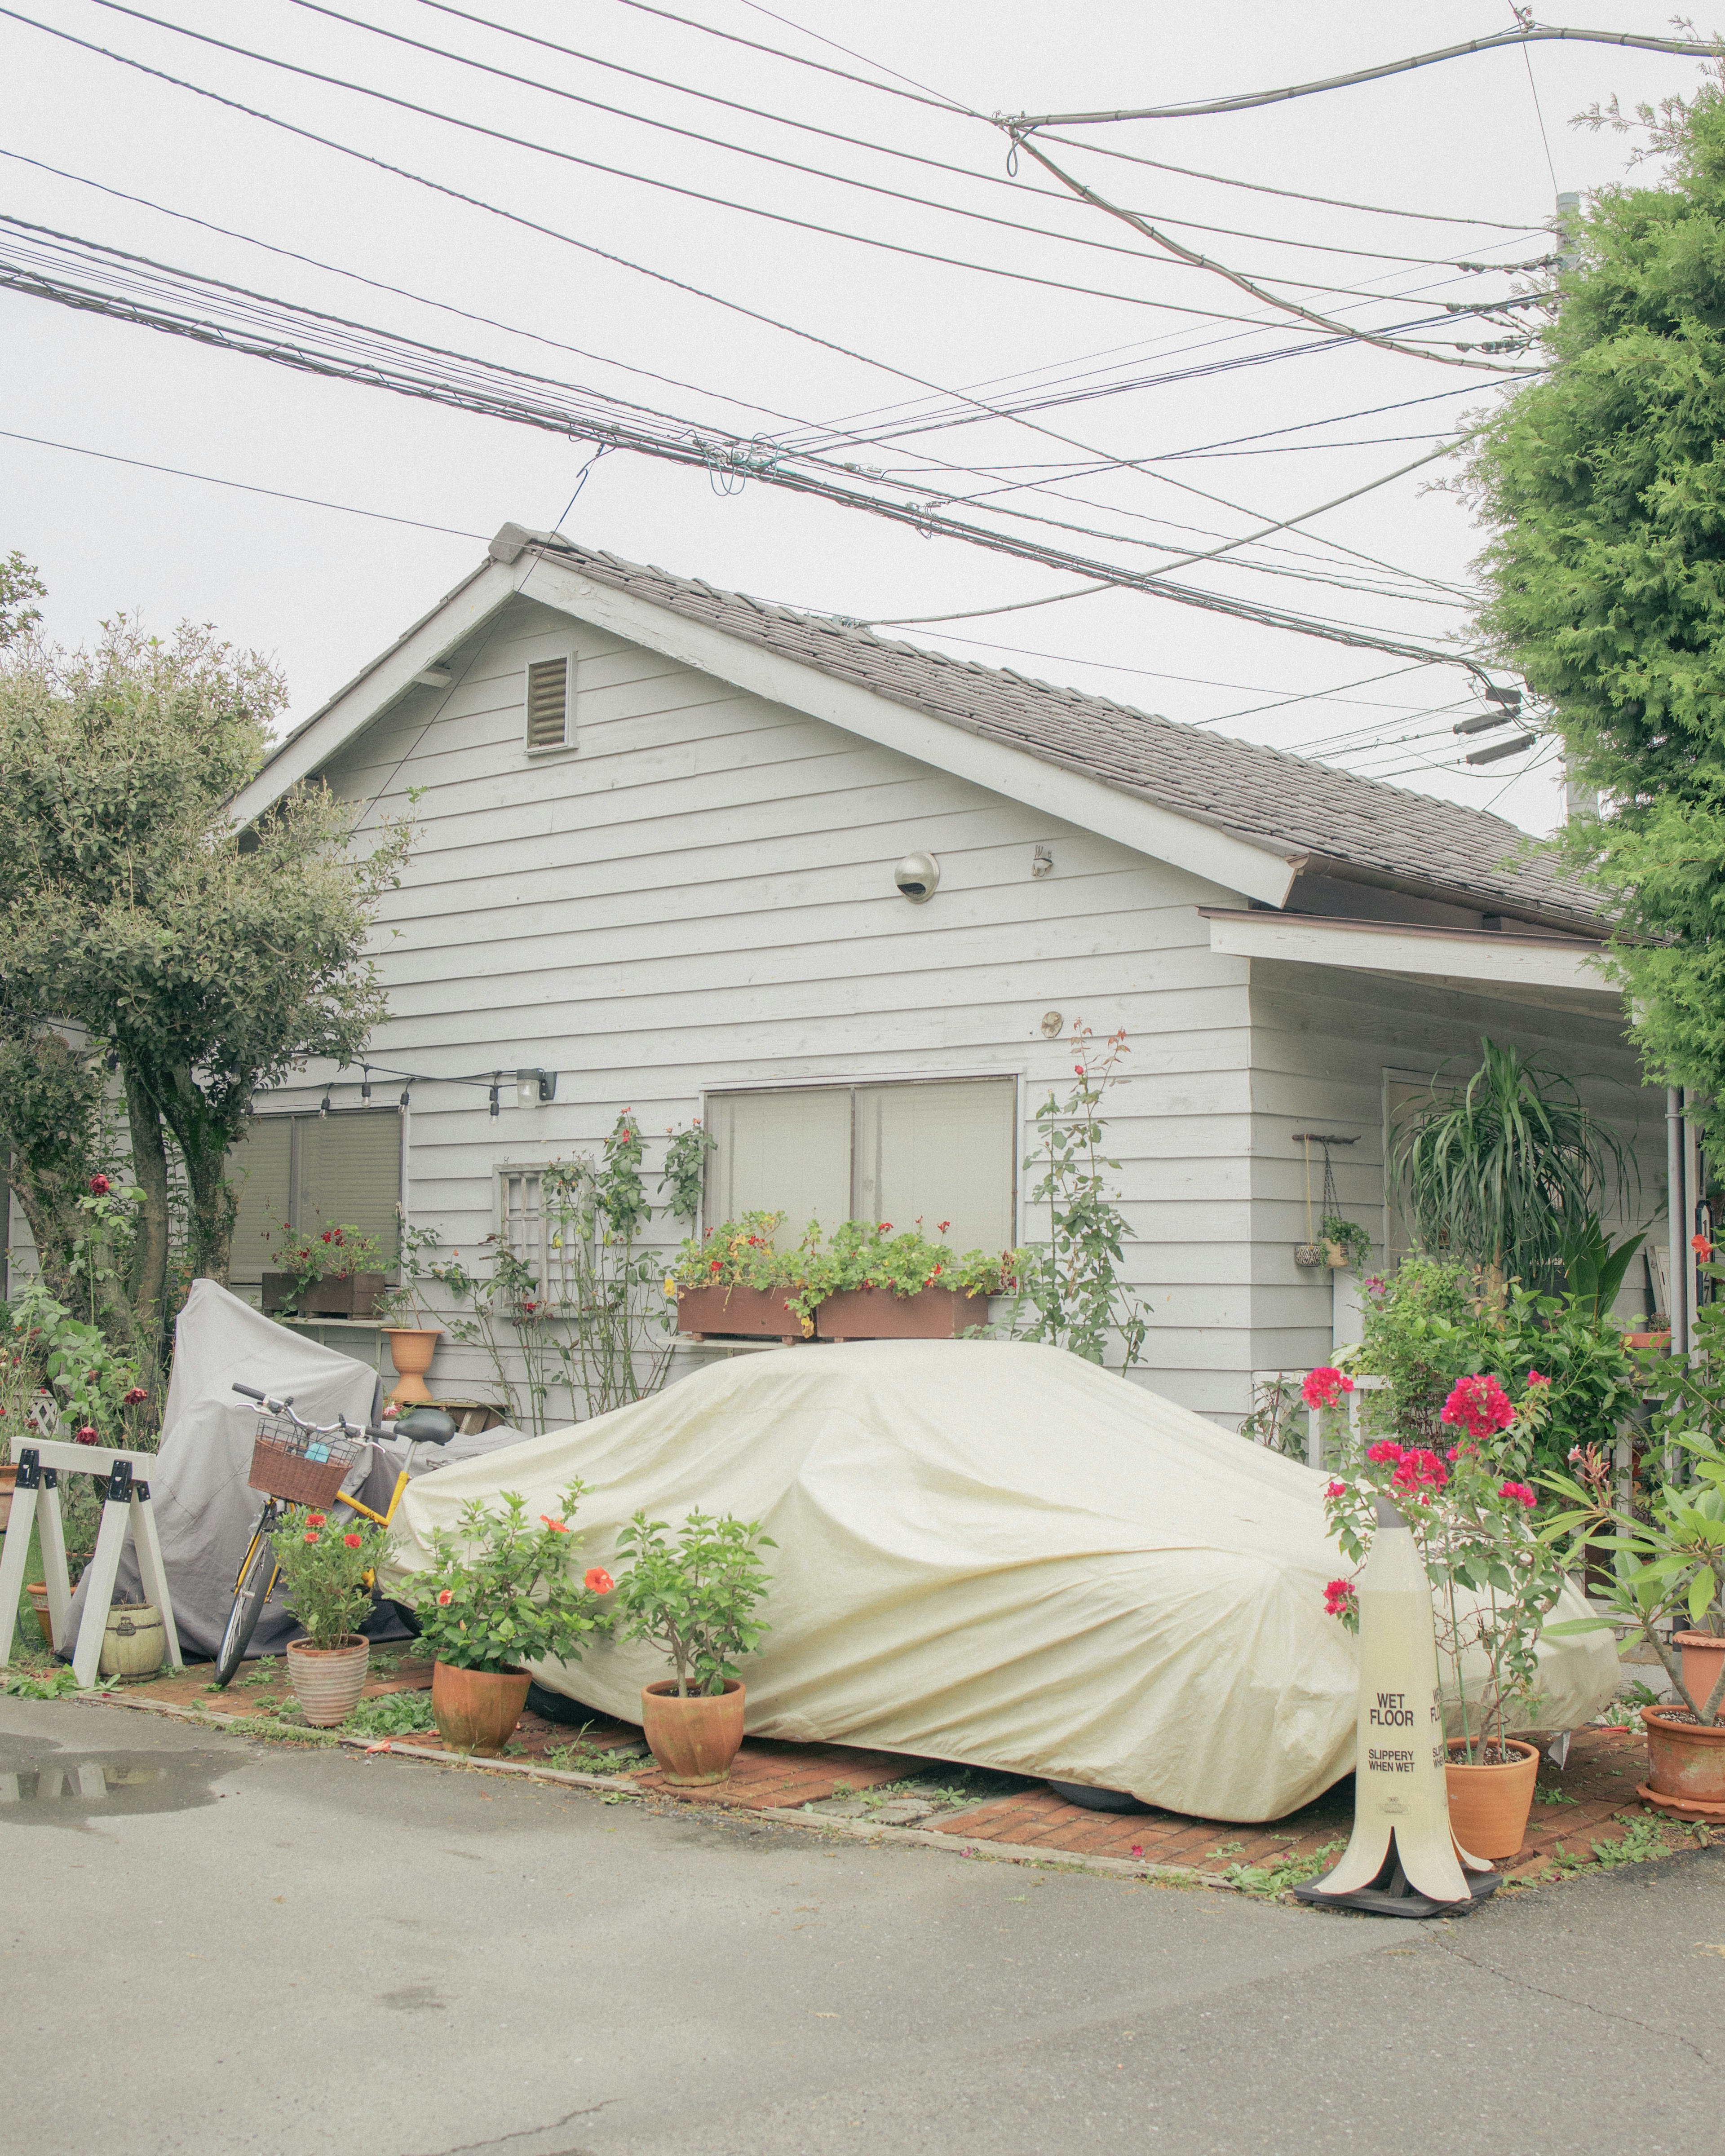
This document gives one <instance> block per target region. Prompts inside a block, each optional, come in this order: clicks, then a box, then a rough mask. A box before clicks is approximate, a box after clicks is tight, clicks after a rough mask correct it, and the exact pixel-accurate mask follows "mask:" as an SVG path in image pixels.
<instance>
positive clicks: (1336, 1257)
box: [1324, 1242, 1353, 1272]
mask: <svg viewBox="0 0 1725 2156" xmlns="http://www.w3.org/2000/svg"><path fill="white" fill-rule="evenodd" d="M1324 1263H1325V1264H1326V1265H1328V1266H1330V1267H1331V1268H1332V1270H1335V1271H1337V1272H1339V1271H1340V1270H1341V1269H1342V1267H1343V1265H1351V1264H1352V1263H1353V1260H1352V1259H1351V1258H1350V1257H1349V1256H1348V1248H1347V1245H1345V1244H1343V1243H1329V1242H1327V1243H1326V1244H1325V1245H1324Z"/></svg>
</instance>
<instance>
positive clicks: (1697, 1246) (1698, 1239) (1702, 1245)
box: [1689, 1235, 1713, 1258]
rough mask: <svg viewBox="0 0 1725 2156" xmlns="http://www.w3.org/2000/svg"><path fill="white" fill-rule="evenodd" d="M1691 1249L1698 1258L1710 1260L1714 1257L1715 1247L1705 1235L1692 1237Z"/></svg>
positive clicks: (1690, 1239) (1690, 1241)
mask: <svg viewBox="0 0 1725 2156" xmlns="http://www.w3.org/2000/svg"><path fill="white" fill-rule="evenodd" d="M1689 1247H1690V1249H1691V1250H1693V1251H1694V1253H1695V1255H1696V1256H1697V1257H1698V1258H1710V1257H1712V1255H1713V1246H1712V1244H1711V1243H1710V1242H1709V1241H1708V1240H1707V1237H1706V1236H1705V1235H1692V1236H1691V1237H1690V1238H1689Z"/></svg>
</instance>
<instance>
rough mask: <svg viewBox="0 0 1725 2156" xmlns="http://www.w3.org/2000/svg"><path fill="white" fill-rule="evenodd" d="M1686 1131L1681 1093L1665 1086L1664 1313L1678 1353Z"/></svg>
mask: <svg viewBox="0 0 1725 2156" xmlns="http://www.w3.org/2000/svg"><path fill="white" fill-rule="evenodd" d="M1687 1139H1688V1132H1687V1130H1686V1127H1685V1125H1684V1120H1683V1096H1682V1095H1681V1093H1680V1092H1679V1091H1677V1088H1676V1086H1666V1089H1665V1209H1666V1226H1667V1235H1668V1240H1669V1245H1670V1247H1669V1250H1668V1251H1667V1253H1666V1291H1665V1299H1666V1317H1667V1318H1668V1319H1669V1320H1670V1322H1671V1353H1672V1354H1674V1355H1681V1354H1682V1353H1685V1351H1686V1349H1687V1347H1688V1346H1689V1248H1688V1242H1687V1239H1686V1236H1685V1234H1684V1223H1685V1222H1686V1220H1687V1219H1688V1218H1689V1199H1688V1193H1687V1191H1686V1188H1685V1182H1686V1178H1685V1176H1684V1173H1683V1162H1684V1156H1685V1155H1686V1152H1687V1151H1688V1144H1687Z"/></svg>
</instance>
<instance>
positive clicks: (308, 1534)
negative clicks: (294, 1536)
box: [305, 1527, 317, 1543]
mask: <svg viewBox="0 0 1725 2156" xmlns="http://www.w3.org/2000/svg"><path fill="white" fill-rule="evenodd" d="M305 1539H306V1541H307V1542H308V1543H315V1542H316V1540H317V1530H316V1527H308V1528H307V1529H306V1530H305Z"/></svg>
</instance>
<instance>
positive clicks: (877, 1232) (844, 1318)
mask: <svg viewBox="0 0 1725 2156" xmlns="http://www.w3.org/2000/svg"><path fill="white" fill-rule="evenodd" d="M948 1225H949V1223H947V1221H945V1220H942V1222H941V1223H940V1224H939V1228H938V1229H937V1232H938V1233H939V1234H942V1235H944V1234H945V1232H946V1229H947V1226H948ZM1029 1260H1030V1253H1029V1252H1028V1251H1024V1250H1000V1251H987V1250H967V1251H965V1252H964V1254H963V1256H958V1255H955V1254H954V1252H953V1251H952V1250H951V1249H950V1248H949V1246H948V1245H947V1244H946V1243H944V1242H938V1243H937V1242H935V1241H933V1240H931V1239H930V1238H929V1237H928V1236H927V1235H924V1234H923V1233H922V1222H921V1221H920V1220H919V1221H917V1222H916V1224H915V1225H914V1226H913V1227H911V1228H909V1229H904V1230H902V1231H901V1232H900V1233H899V1234H897V1235H894V1234H893V1231H892V1223H891V1221H890V1220H845V1221H842V1222H841V1223H840V1224H839V1226H838V1227H837V1228H835V1229H834V1230H833V1234H832V1237H831V1240H829V1243H828V1245H827V1246H826V1248H825V1249H824V1250H810V1251H809V1256H808V1260H807V1262H806V1264H805V1266H804V1279H803V1283H802V1285H801V1286H800V1288H799V1290H798V1294H797V1295H796V1296H793V1301H794V1302H795V1303H796V1304H797V1306H798V1309H799V1310H801V1311H802V1312H803V1314H804V1315H805V1317H807V1318H808V1319H809V1321H810V1322H812V1323H813V1324H814V1326H815V1327H816V1329H817V1330H818V1331H819V1334H820V1337H821V1338H822V1339H823V1340H956V1339H957V1337H958V1336H959V1334H960V1333H961V1332H964V1331H966V1330H967V1329H968V1327H971V1326H973V1325H979V1324H981V1323H982V1322H983V1320H984V1319H985V1318H986V1317H987V1316H988V1297H989V1296H992V1295H999V1294H1001V1293H1003V1292H1004V1291H1008V1290H1009V1289H1011V1288H1014V1287H1015V1286H1017V1285H1018V1281H1019V1274H1020V1272H1021V1271H1023V1270H1024V1269H1025V1267H1026V1265H1028V1264H1029Z"/></svg>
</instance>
